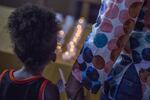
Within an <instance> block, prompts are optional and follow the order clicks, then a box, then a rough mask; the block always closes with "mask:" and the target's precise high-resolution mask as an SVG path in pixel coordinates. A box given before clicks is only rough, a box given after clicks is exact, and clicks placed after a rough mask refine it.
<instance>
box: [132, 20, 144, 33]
mask: <svg viewBox="0 0 150 100" xmlns="http://www.w3.org/2000/svg"><path fill="white" fill-rule="evenodd" d="M143 28H144V23H143V22H140V21H137V23H136V24H135V28H134V30H136V31H143Z"/></svg>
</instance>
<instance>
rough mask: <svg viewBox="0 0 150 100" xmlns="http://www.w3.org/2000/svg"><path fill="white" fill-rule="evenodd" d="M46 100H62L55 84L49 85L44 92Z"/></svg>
mask: <svg viewBox="0 0 150 100" xmlns="http://www.w3.org/2000/svg"><path fill="white" fill-rule="evenodd" d="M44 100H60V95H59V90H58V88H57V86H56V85H54V84H47V86H46V88H45V91H44Z"/></svg>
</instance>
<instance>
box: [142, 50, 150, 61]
mask: <svg viewBox="0 0 150 100" xmlns="http://www.w3.org/2000/svg"><path fill="white" fill-rule="evenodd" d="M142 57H143V59H144V60H146V61H150V48H145V49H143V51H142Z"/></svg>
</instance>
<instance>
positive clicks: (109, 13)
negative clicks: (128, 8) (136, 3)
mask: <svg viewBox="0 0 150 100" xmlns="http://www.w3.org/2000/svg"><path fill="white" fill-rule="evenodd" d="M118 13H119V8H118V7H117V6H116V5H114V4H113V3H111V4H110V6H109V7H108V8H107V10H106V13H105V16H106V17H108V18H111V19H114V18H117V16H118Z"/></svg>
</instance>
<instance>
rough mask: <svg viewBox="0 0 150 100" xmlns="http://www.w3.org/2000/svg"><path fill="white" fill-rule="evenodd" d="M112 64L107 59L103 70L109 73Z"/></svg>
mask: <svg viewBox="0 0 150 100" xmlns="http://www.w3.org/2000/svg"><path fill="white" fill-rule="evenodd" d="M113 64H114V62H113V61H109V62H107V63H106V64H105V67H104V71H105V72H106V73H107V74H109V73H110V71H111V69H112V65H113Z"/></svg>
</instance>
